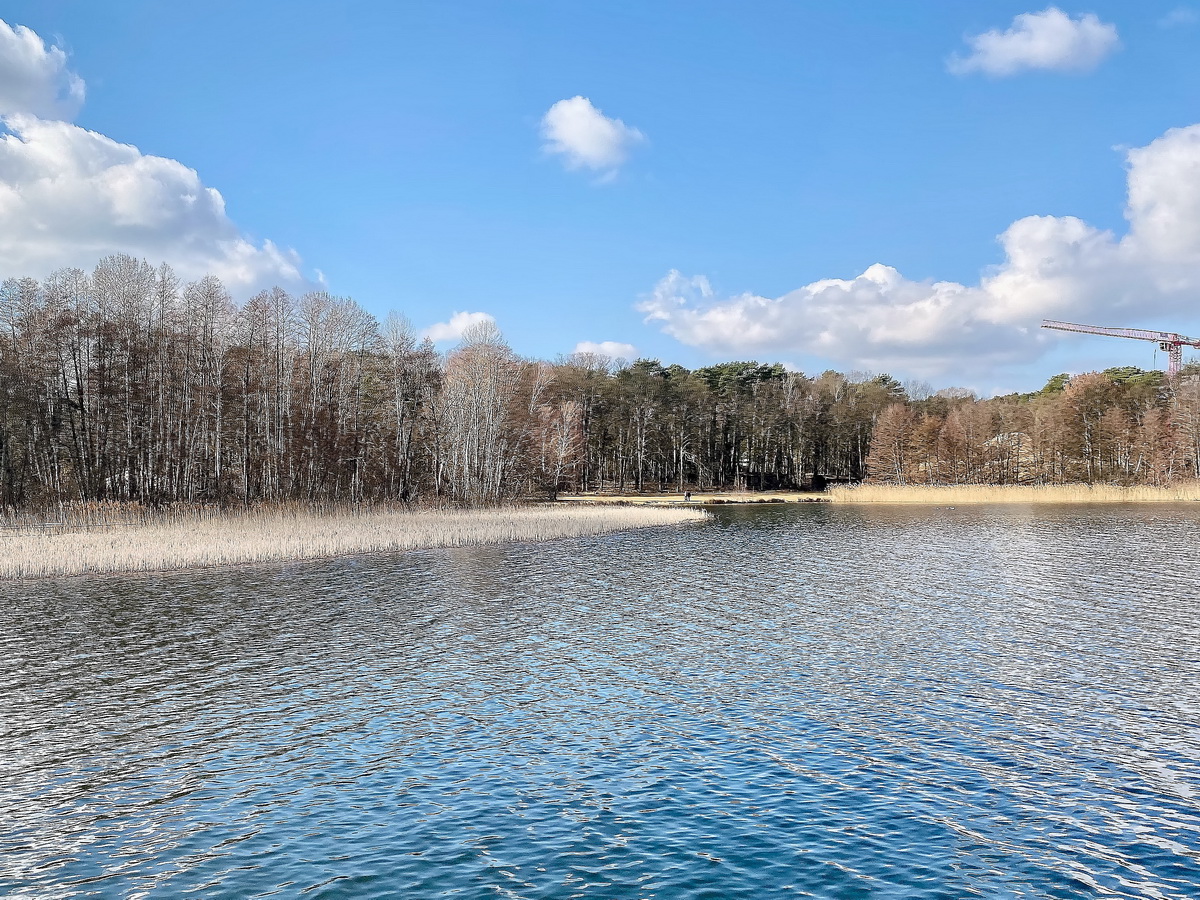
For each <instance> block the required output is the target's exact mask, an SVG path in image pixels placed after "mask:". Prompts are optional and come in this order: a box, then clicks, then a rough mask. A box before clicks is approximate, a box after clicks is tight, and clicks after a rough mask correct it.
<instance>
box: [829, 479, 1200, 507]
mask: <svg viewBox="0 0 1200 900" xmlns="http://www.w3.org/2000/svg"><path fill="white" fill-rule="evenodd" d="M829 497H830V499H831V500H833V501H834V502H836V503H929V504H936V505H938V506H955V505H959V504H968V503H1163V502H1167V503H1170V502H1182V501H1189V500H1200V482H1196V481H1188V482H1183V483H1180V484H1176V485H1171V486H1169V487H1120V486H1118V485H1111V484H1044V485H1043V484H1037V485H1033V484H1029V485H1024V484H1003V485H989V484H959V485H916V484H859V485H838V486H836V487H833V488H830V490H829Z"/></svg>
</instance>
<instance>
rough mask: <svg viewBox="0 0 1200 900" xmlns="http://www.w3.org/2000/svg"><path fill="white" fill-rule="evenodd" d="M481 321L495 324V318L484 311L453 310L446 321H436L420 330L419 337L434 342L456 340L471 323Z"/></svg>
mask: <svg viewBox="0 0 1200 900" xmlns="http://www.w3.org/2000/svg"><path fill="white" fill-rule="evenodd" d="M481 322H491V323H492V324H495V322H496V319H495V317H493V316H492V315H490V314H489V313H485V312H455V313H454V314H453V315H451V316H450V321H448V322H436V323H434V324H433V325H430V326H429V327H428V328H426V329H425V330H424V331H422V332H421V337H423V338H429V339H430V340H431V341H434V342H435V343H440V342H442V341H457V340H458V339H459V338H461V337H462V336H463V332H465V331H466V330H467V329H468V328H470V327H471V326H472V325H478V324H479V323H481Z"/></svg>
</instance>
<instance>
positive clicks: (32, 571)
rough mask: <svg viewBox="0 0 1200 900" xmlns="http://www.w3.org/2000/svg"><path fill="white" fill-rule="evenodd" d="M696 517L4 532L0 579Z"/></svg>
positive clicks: (446, 517) (256, 520)
mask: <svg viewBox="0 0 1200 900" xmlns="http://www.w3.org/2000/svg"><path fill="white" fill-rule="evenodd" d="M705 518H707V515H706V514H705V513H704V512H702V511H700V510H691V509H650V508H646V507H575V506H570V507H554V506H529V507H510V508H504V509H484V510H469V511H464V510H429V511H417V512H363V513H359V514H351V513H347V512H341V513H333V514H323V515H322V514H317V513H303V512H298V511H287V510H285V511H272V512H245V513H234V514H227V515H221V516H199V515H198V516H195V517H193V518H191V520H183V521H180V520H169V521H161V522H147V523H143V524H135V525H128V526H115V527H107V528H104V527H102V528H79V529H70V528H63V529H52V530H47V529H27V528H18V529H13V530H8V531H4V532H0V578H36V577H42V576H49V575H83V574H90V573H111V572H161V571H170V570H176V569H189V568H194V567H202V566H226V565H233V564H237V563H256V562H275V561H281V560H295V559H314V558H320V557H329V556H341V555H346V554H354V553H372V552H377V551H386V550H416V549H431V548H437V547H472V546H478V545H482V544H500V543H505V542H509V541H544V540H551V539H554V538H565V537H580V536H584V535H595V534H603V533H605V532H611V531H623V530H626V529H630V528H642V527H647V526H653V525H671V524H677V523H683V522H696V521H702V520H704V519H705Z"/></svg>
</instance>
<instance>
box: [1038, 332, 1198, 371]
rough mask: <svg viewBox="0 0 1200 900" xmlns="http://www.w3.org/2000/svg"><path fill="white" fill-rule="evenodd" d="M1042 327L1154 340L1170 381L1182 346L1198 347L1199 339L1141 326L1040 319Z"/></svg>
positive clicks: (1179, 360) (1179, 358) (1181, 363)
mask: <svg viewBox="0 0 1200 900" xmlns="http://www.w3.org/2000/svg"><path fill="white" fill-rule="evenodd" d="M1042 327H1043V328H1055V329H1057V330H1059V331H1077V332H1079V333H1080V334H1106V335H1108V336H1109V337H1123V338H1133V339H1134V340H1135V341H1155V342H1157V343H1158V349H1159V350H1161V351H1163V353H1166V354H1167V356H1168V358H1169V359H1170V362H1169V363H1168V364H1167V377H1168V378H1169V379H1171V380H1172V381H1174V380H1175V378H1176V377H1177V376H1178V375H1179V369H1180V367H1181V366H1182V365H1183V348H1184V347H1200V340H1196V338H1190V337H1184V336H1183V335H1182V334H1175V333H1174V332H1170V331H1146V330H1144V329H1142V328H1102V327H1100V326H1099V325H1076V324H1074V323H1072V322H1054V321H1051V320H1050V319H1042Z"/></svg>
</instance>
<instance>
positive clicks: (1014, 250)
mask: <svg viewBox="0 0 1200 900" xmlns="http://www.w3.org/2000/svg"><path fill="white" fill-rule="evenodd" d="M1127 162H1128V203H1127V207H1126V218H1127V220H1128V223H1129V227H1128V229H1127V230H1126V233H1125V234H1124V235H1123V236H1120V237H1118V236H1117V235H1115V234H1113V233H1112V232H1110V231H1104V230H1101V229H1097V228H1095V227H1093V226H1091V225H1089V224H1087V223H1086V222H1084V221H1082V220H1080V219H1078V218H1074V217H1070V216H1061V217H1059V216H1029V217H1027V218H1024V219H1020V220H1018V221H1016V222H1014V223H1013V224H1012V225H1010V226H1009V227H1008V229H1006V230H1005V232H1004V233H1003V234H1002V235H1001V236H1000V244H1001V246H1002V248H1003V250H1004V255H1005V258H1004V261H1003V262H1002V263H1001V264H1000V265H998V266H995V267H992V268H989V269H987V270H985V271H984V272H983V273H982V275H981V277H980V279H979V281H978V283H977V284H973V285H966V284H959V283H957V282H952V281H940V282H939V281H912V280H909V279H907V278H905V277H904V276H903V275H901V274H900V273H899V272H898V271H897V270H896V269H894V268H891V267H889V266H885V265H881V264H876V265H873V266H870V267H869V268H868V269H867V270H866V271H865V272H863V273H862V274H861V275H859V276H857V277H855V278H849V279H837V278H830V279H824V280H821V281H816V282H813V283H811V284H807V285H804V286H803V287H800V288H797V289H796V290H794V291H791V292H789V293H787V294H784V295H783V296H780V297H763V296H759V295H757V294H753V293H747V294H740V295H736V296H731V297H719V296H717V295H716V293H715V292H714V291H713V289H712V287H711V285H710V284H709V282H708V280H707V279H705V278H704V277H703V276H695V277H686V276H684V275H682V274H681V273H679V272H676V271H672V272H670V273H669V274H668V275H667V276H666V277H664V278H663V279H662V280H661V281H660V282H659V283H658V285H657V286H656V287H655V289H654V290H653V292H652V293H650V294H649V295H648V296H646V297H645V298H643V300H642V301H641V302H640V303H639V304H638V308H639V309H640V310H641V311H642V312H643V314H644V315H645V317H646V321H647V322H648V323H653V324H657V325H658V326H659V327H660V328H661V329H662V330H663V331H665V332H666V333H667V334H669V335H671V336H673V337H675V338H676V339H678V340H679V341H681V342H682V343H684V344H688V345H690V346H694V347H700V348H704V349H706V350H710V351H713V352H719V353H725V354H731V355H746V354H754V353H780V354H785V353H786V354H794V353H808V354H812V355H815V356H819V357H823V358H825V359H830V360H836V361H838V362H840V363H844V364H849V365H852V366H855V367H864V366H865V367H869V368H875V369H888V368H895V369H900V370H903V371H905V372H910V373H914V374H919V375H921V376H923V377H929V376H940V375H945V374H951V373H974V374H985V373H987V372H988V371H990V370H992V369H993V368H995V367H997V366H1003V365H1004V364H1006V363H1014V362H1026V361H1029V360H1032V359H1034V358H1036V357H1038V356H1039V355H1041V354H1042V353H1044V352H1045V351H1046V349H1047V348H1048V347H1049V346H1050V343H1049V342H1050V340H1052V338H1050V337H1049V336H1047V335H1046V334H1044V333H1041V332H1039V329H1038V326H1039V325H1040V321H1041V319H1042V318H1050V319H1066V320H1071V321H1081V322H1090V323H1092V324H1098V325H1105V324H1127V325H1138V324H1142V323H1146V324H1151V323H1152V321H1153V320H1155V319H1165V318H1172V320H1173V321H1180V320H1182V321H1192V322H1194V321H1195V320H1196V309H1195V297H1196V295H1197V292H1200V125H1193V126H1190V127H1188V128H1179V129H1172V130H1171V131H1168V132H1167V133H1166V134H1164V135H1163V136H1162V137H1160V138H1158V139H1156V140H1155V141H1153V142H1152V143H1150V144H1149V145H1147V146H1145V147H1141V148H1138V149H1135V150H1132V151H1130V152H1129V153H1128V156H1127ZM1179 327H1180V328H1182V327H1183V326H1179ZM1185 330H1186V329H1185Z"/></svg>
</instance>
